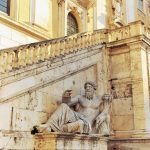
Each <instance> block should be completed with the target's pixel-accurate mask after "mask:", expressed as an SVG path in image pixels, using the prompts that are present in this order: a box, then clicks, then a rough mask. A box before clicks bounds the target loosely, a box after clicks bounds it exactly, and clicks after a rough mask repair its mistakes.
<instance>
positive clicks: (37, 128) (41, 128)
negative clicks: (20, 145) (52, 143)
mask: <svg viewBox="0 0 150 150" xmlns="http://www.w3.org/2000/svg"><path fill="white" fill-rule="evenodd" d="M49 132H51V128H50V127H49V126H48V125H47V124H41V125H38V126H33V129H32V130H31V134H33V135H34V134H36V133H49Z"/></svg>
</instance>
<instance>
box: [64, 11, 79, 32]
mask: <svg viewBox="0 0 150 150" xmlns="http://www.w3.org/2000/svg"><path fill="white" fill-rule="evenodd" d="M74 33H78V23H77V20H76V18H75V17H74V16H73V15H72V14H71V13H69V14H68V17H67V35H71V34H74Z"/></svg>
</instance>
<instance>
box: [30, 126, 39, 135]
mask: <svg viewBox="0 0 150 150" xmlns="http://www.w3.org/2000/svg"><path fill="white" fill-rule="evenodd" d="M36 133H39V131H38V129H37V126H33V129H32V130H31V134H32V135H34V134H36Z"/></svg>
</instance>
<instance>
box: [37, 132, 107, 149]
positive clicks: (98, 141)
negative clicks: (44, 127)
mask: <svg viewBox="0 0 150 150" xmlns="http://www.w3.org/2000/svg"><path fill="white" fill-rule="evenodd" d="M41 149H42V150H83V149H84V150H107V138H104V137H100V136H99V135H81V134H66V133H65V134H64V133H50V134H45V135H43V134H38V135H36V136H35V150H41Z"/></svg>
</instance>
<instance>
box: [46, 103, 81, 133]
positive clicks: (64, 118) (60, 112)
mask: <svg viewBox="0 0 150 150" xmlns="http://www.w3.org/2000/svg"><path fill="white" fill-rule="evenodd" d="M78 119H79V118H78V116H77V115H76V114H75V112H74V111H73V110H72V109H70V108H69V106H68V105H66V104H64V103H62V104H61V105H60V106H59V107H58V108H57V109H56V111H55V112H54V113H53V114H52V115H51V117H50V118H49V119H48V121H47V123H46V124H47V125H48V126H49V127H50V128H52V129H53V130H54V131H63V128H62V127H63V125H64V124H68V123H72V122H76V121H77V120H78Z"/></svg>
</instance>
